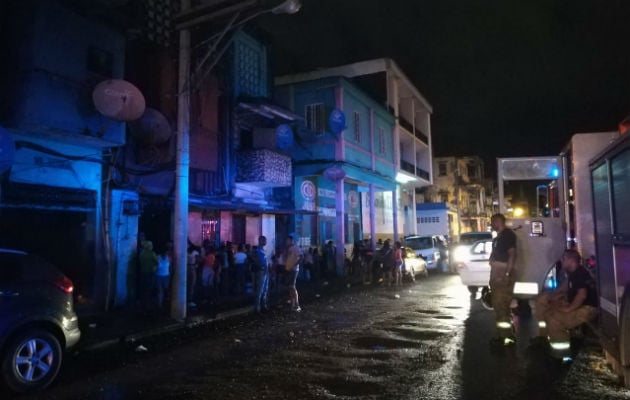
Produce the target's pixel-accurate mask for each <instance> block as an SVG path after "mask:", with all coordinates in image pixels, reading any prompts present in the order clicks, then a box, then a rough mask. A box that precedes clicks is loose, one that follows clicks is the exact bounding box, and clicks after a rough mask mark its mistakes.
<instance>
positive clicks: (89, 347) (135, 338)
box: [75, 281, 363, 352]
mask: <svg viewBox="0 0 630 400" xmlns="http://www.w3.org/2000/svg"><path fill="white" fill-rule="evenodd" d="M329 285H330V286H329ZM322 286H323V287H326V286H329V288H330V289H332V290H333V291H334V292H339V291H341V290H343V289H348V288H350V287H355V288H356V287H360V286H363V285H359V284H357V283H351V282H341V284H339V283H337V285H335V283H333V282H328V281H327V282H324V283H323V284H322ZM315 292H317V291H315ZM316 298H318V297H316ZM254 312H255V310H254V307H253V306H244V307H239V308H235V309H232V310H226V311H222V312H219V313H218V314H216V315H215V316H214V317H210V316H203V315H196V316H193V317H189V318H188V319H186V320H185V321H182V322H172V323H169V324H167V325H164V326H160V327H156V328H152V329H147V330H140V331H137V332H132V333H126V334H123V335H121V336H120V337H117V338H112V339H104V340H101V341H95V342H93V343H86V344H85V345H84V346H78V347H77V348H76V349H75V351H79V352H92V351H97V350H103V349H106V348H108V347H112V346H115V345H121V344H126V345H130V344H134V343H137V342H139V341H141V340H143V339H147V338H149V337H152V336H158V335H162V334H166V333H173V332H177V331H182V330H184V329H194V328H198V327H201V326H204V325H209V324H212V323H214V322H218V321H224V320H228V319H231V318H235V317H241V316H245V315H249V314H254Z"/></svg>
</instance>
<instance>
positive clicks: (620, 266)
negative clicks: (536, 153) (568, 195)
mask: <svg viewBox="0 0 630 400" xmlns="http://www.w3.org/2000/svg"><path fill="white" fill-rule="evenodd" d="M589 167H590V177H591V187H592V190H591V193H589V194H590V195H591V196H592V202H593V214H592V216H593V243H594V248H595V255H596V257H597V267H596V271H597V280H598V289H599V292H598V293H599V324H598V328H599V333H600V338H601V342H602V346H603V348H604V352H605V354H606V359H607V360H608V362H609V363H610V364H611V365H612V367H613V369H614V371H615V372H616V373H618V374H619V375H620V376H623V378H624V382H625V385H626V387H630V134H627V133H626V134H624V135H621V136H620V137H619V138H618V139H617V140H616V141H615V142H613V143H612V144H611V145H609V146H608V147H606V148H605V149H604V150H603V151H602V152H601V153H600V154H598V155H597V156H595V157H593V158H592V159H591V161H590V165H589Z"/></svg>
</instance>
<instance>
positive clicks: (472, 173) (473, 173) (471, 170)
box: [466, 164, 477, 178]
mask: <svg viewBox="0 0 630 400" xmlns="http://www.w3.org/2000/svg"><path fill="white" fill-rule="evenodd" d="M466 173H467V174H468V177H469V178H477V168H476V167H475V165H473V164H469V165H468V166H467V167H466Z"/></svg>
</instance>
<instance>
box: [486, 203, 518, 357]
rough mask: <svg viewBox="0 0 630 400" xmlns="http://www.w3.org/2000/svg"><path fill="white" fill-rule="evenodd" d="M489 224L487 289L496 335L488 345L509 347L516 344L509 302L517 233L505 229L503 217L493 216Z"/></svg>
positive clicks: (512, 284)
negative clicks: (492, 236)
mask: <svg viewBox="0 0 630 400" xmlns="http://www.w3.org/2000/svg"><path fill="white" fill-rule="evenodd" d="M490 224H491V225H492V229H494V230H495V231H496V232H497V237H496V238H495V239H494V240H493V242H492V253H491V254H490V290H491V291H492V308H493V309H494V315H495V321H496V328H497V336H496V337H495V338H493V339H492V340H491V344H497V345H510V344H514V341H515V339H514V332H513V326H512V313H511V311H510V303H511V302H512V294H513V287H514V272H515V268H516V265H515V264H516V234H515V233H514V232H513V231H512V230H511V229H510V228H508V227H506V226H505V216H504V215H503V214H494V215H493V216H492V218H491V219H490Z"/></svg>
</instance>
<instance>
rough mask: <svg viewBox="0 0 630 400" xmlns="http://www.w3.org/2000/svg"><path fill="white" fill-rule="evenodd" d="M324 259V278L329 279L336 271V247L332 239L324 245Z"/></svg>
mask: <svg viewBox="0 0 630 400" xmlns="http://www.w3.org/2000/svg"><path fill="white" fill-rule="evenodd" d="M324 260H325V263H326V269H325V271H326V278H327V279H330V278H331V277H333V276H335V273H336V271H337V248H336V247H335V244H334V243H333V241H332V240H329V241H328V242H326V246H325V247H324Z"/></svg>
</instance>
